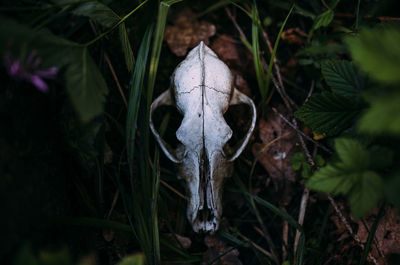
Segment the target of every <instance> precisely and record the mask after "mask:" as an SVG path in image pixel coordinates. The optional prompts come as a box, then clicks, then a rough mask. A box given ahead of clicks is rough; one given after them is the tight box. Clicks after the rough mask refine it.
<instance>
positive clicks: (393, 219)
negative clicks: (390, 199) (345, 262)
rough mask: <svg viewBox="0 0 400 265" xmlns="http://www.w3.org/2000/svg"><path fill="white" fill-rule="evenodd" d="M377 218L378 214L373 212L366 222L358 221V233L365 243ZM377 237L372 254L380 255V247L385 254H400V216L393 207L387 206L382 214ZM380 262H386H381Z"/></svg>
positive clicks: (376, 233)
mask: <svg viewBox="0 0 400 265" xmlns="http://www.w3.org/2000/svg"><path fill="white" fill-rule="evenodd" d="M375 218H376V214H371V215H370V216H368V217H366V218H365V222H362V221H361V220H360V221H358V231H357V235H358V236H359V237H360V240H361V242H363V243H365V242H366V241H367V238H368V234H369V232H368V231H370V229H371V227H372V224H373V223H374V221H375ZM364 223H365V224H366V225H367V227H368V229H367V228H366V227H365V225H364ZM375 239H376V240H374V242H373V245H372V254H373V256H374V257H379V252H378V249H379V251H380V252H382V254H383V255H384V256H388V255H390V254H400V216H399V215H398V214H397V213H396V212H395V210H394V209H393V208H391V207H387V208H386V209H385V214H384V215H383V216H382V218H381V220H380V222H379V224H378V227H377V229H376V232H375ZM376 247H378V249H377V248H376ZM382 261H383V260H382ZM380 264H384V263H383V262H381V263H380Z"/></svg>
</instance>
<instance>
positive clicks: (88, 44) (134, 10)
mask: <svg viewBox="0 0 400 265" xmlns="http://www.w3.org/2000/svg"><path fill="white" fill-rule="evenodd" d="M148 1H149V0H145V1H143V2H142V3H141V4H140V5H138V6H137V7H136V8H135V9H133V10H132V11H131V12H129V13H128V14H127V15H126V16H124V17H123V18H121V20H120V21H118V23H116V24H115V25H113V26H112V27H111V28H109V29H108V30H107V31H105V32H103V33H101V34H100V35H99V36H97V37H96V38H94V39H93V40H91V41H89V42H87V43H85V44H83V46H86V47H87V46H90V45H92V44H93V43H95V42H96V41H98V40H100V39H101V38H103V37H104V36H106V35H107V34H109V33H110V32H111V31H113V30H114V29H115V28H116V27H118V26H119V25H121V23H123V22H124V21H125V20H127V19H128V18H129V17H130V16H131V15H132V14H133V13H135V12H136V11H137V10H138V9H139V8H141V7H142V6H143V5H144V4H146V3H147V2H148Z"/></svg>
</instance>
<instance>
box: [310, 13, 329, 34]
mask: <svg viewBox="0 0 400 265" xmlns="http://www.w3.org/2000/svg"><path fill="white" fill-rule="evenodd" d="M333 17H334V13H333V10H332V9H329V10H326V11H325V12H323V13H321V14H319V15H318V16H317V17H316V18H315V20H314V25H313V28H312V30H313V31H314V30H316V29H319V28H321V27H326V26H328V25H329V24H330V23H331V21H332V19H333Z"/></svg>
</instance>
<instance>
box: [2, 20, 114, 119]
mask: <svg viewBox="0 0 400 265" xmlns="http://www.w3.org/2000/svg"><path fill="white" fill-rule="evenodd" d="M0 32H1V33H2V34H0V54H2V55H3V54H6V53H11V54H12V55H13V56H18V55H20V54H22V53H23V51H24V50H25V51H26V49H28V50H36V51H38V57H39V58H40V59H41V61H42V63H41V64H40V65H39V66H38V68H39V70H40V69H45V68H49V67H53V66H55V67H57V68H59V69H61V68H64V67H66V68H67V69H66V71H65V81H66V87H67V91H68V93H69V96H70V98H71V101H72V103H73V105H74V107H75V109H76V111H77V113H78V114H79V116H80V118H81V120H82V121H84V122H87V121H89V120H91V119H92V118H94V117H95V116H97V115H99V114H101V113H102V112H103V103H104V101H105V95H106V94H107V91H108V90H107V86H106V83H105V81H104V79H103V77H102V75H101V73H100V71H99V70H98V68H97V66H96V64H95V63H94V62H93V60H92V58H91V57H90V56H89V54H88V53H87V49H86V48H84V47H82V46H80V45H79V44H77V43H74V42H72V41H69V40H66V39H63V38H60V37H58V36H55V35H53V34H51V33H50V32H49V31H46V30H42V31H38V32H36V31H34V30H32V29H30V28H28V27H27V26H25V25H21V24H18V23H17V22H15V21H13V20H9V19H5V18H1V17H0ZM10 40H13V46H12V50H9V49H8V46H9V45H7V43H8V42H9V41H10ZM59 78H61V76H59Z"/></svg>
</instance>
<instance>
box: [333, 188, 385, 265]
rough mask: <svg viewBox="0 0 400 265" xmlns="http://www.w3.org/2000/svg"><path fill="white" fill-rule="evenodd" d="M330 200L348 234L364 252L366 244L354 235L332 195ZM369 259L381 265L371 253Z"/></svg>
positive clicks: (376, 264)
mask: <svg viewBox="0 0 400 265" xmlns="http://www.w3.org/2000/svg"><path fill="white" fill-rule="evenodd" d="M328 199H329V201H330V203H331V204H332V206H333V208H334V209H335V212H336V214H337V215H338V217H339V218H340V220H341V221H342V223H343V224H344V226H345V227H346V228H347V232H348V233H349V234H350V236H351V237H352V238H353V239H354V241H356V242H357V244H358V245H359V246H360V247H361V249H362V250H364V248H365V247H364V244H363V243H362V242H361V239H360V237H359V236H358V235H357V234H355V233H354V231H353V228H351V226H350V224H349V222H347V220H346V218H345V217H344V215H343V214H342V212H341V211H340V209H339V207H338V206H337V204H336V202H335V200H334V199H333V198H332V196H330V195H328ZM368 258H369V259H370V260H372V262H373V263H374V264H375V265H379V263H378V261H377V260H376V258H375V257H374V256H372V254H371V253H368Z"/></svg>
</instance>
